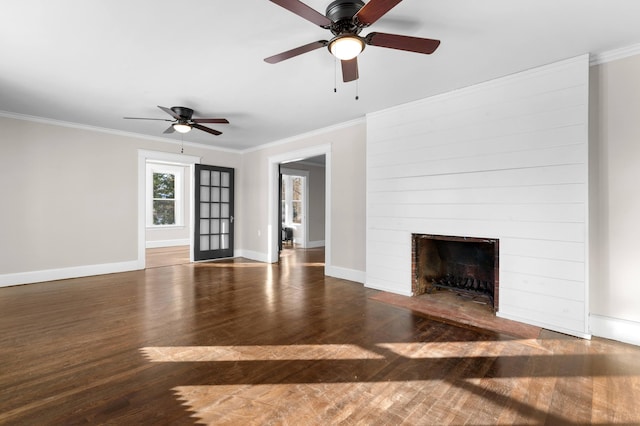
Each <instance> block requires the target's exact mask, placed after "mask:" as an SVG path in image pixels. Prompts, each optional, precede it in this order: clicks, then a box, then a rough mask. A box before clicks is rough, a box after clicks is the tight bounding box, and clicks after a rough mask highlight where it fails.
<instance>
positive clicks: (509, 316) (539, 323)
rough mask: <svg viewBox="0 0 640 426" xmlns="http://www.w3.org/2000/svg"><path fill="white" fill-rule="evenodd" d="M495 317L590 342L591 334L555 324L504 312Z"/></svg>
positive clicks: (497, 313)
mask: <svg viewBox="0 0 640 426" xmlns="http://www.w3.org/2000/svg"><path fill="white" fill-rule="evenodd" d="M496 316H497V317H498V318H504V319H508V320H511V321H517V322H521V323H523V324H529V325H533V326H535V327H540V328H545V329H547V330H551V331H556V332H558V333H562V334H567V335H569V336H575V337H578V338H580V339H586V340H591V334H590V333H583V332H580V331H578V330H572V329H570V328H564V327H559V326H557V325H555V324H549V323H546V322H544V321H536V320H532V319H529V318H522V317H519V316H517V315H512V314H509V313H504V311H498V312H496Z"/></svg>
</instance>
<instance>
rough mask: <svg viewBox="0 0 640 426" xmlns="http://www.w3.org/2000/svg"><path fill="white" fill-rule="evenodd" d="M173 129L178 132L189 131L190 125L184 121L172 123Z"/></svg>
mask: <svg viewBox="0 0 640 426" xmlns="http://www.w3.org/2000/svg"><path fill="white" fill-rule="evenodd" d="M173 130H175V131H176V132H178V133H189V131H191V126H189V125H188V124H185V123H174V124H173Z"/></svg>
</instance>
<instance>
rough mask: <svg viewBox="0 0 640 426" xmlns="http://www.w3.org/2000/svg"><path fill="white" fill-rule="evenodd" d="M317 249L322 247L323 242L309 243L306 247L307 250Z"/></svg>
mask: <svg viewBox="0 0 640 426" xmlns="http://www.w3.org/2000/svg"><path fill="white" fill-rule="evenodd" d="M318 247H324V240H321V241H309V245H307V248H318Z"/></svg>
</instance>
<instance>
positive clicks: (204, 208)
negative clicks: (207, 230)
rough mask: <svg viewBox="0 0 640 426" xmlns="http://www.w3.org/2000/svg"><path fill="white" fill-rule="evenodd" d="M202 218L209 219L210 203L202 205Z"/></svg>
mask: <svg viewBox="0 0 640 426" xmlns="http://www.w3.org/2000/svg"><path fill="white" fill-rule="evenodd" d="M200 217H202V218H207V217H210V216H209V203H200Z"/></svg>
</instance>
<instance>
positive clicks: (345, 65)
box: [340, 56, 358, 83]
mask: <svg viewBox="0 0 640 426" xmlns="http://www.w3.org/2000/svg"><path fill="white" fill-rule="evenodd" d="M340 62H342V80H343V81H344V82H345V83H347V82H349V81H354V80H357V79H358V57H357V56H356V57H355V58H353V59H349V60H348V61H340Z"/></svg>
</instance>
